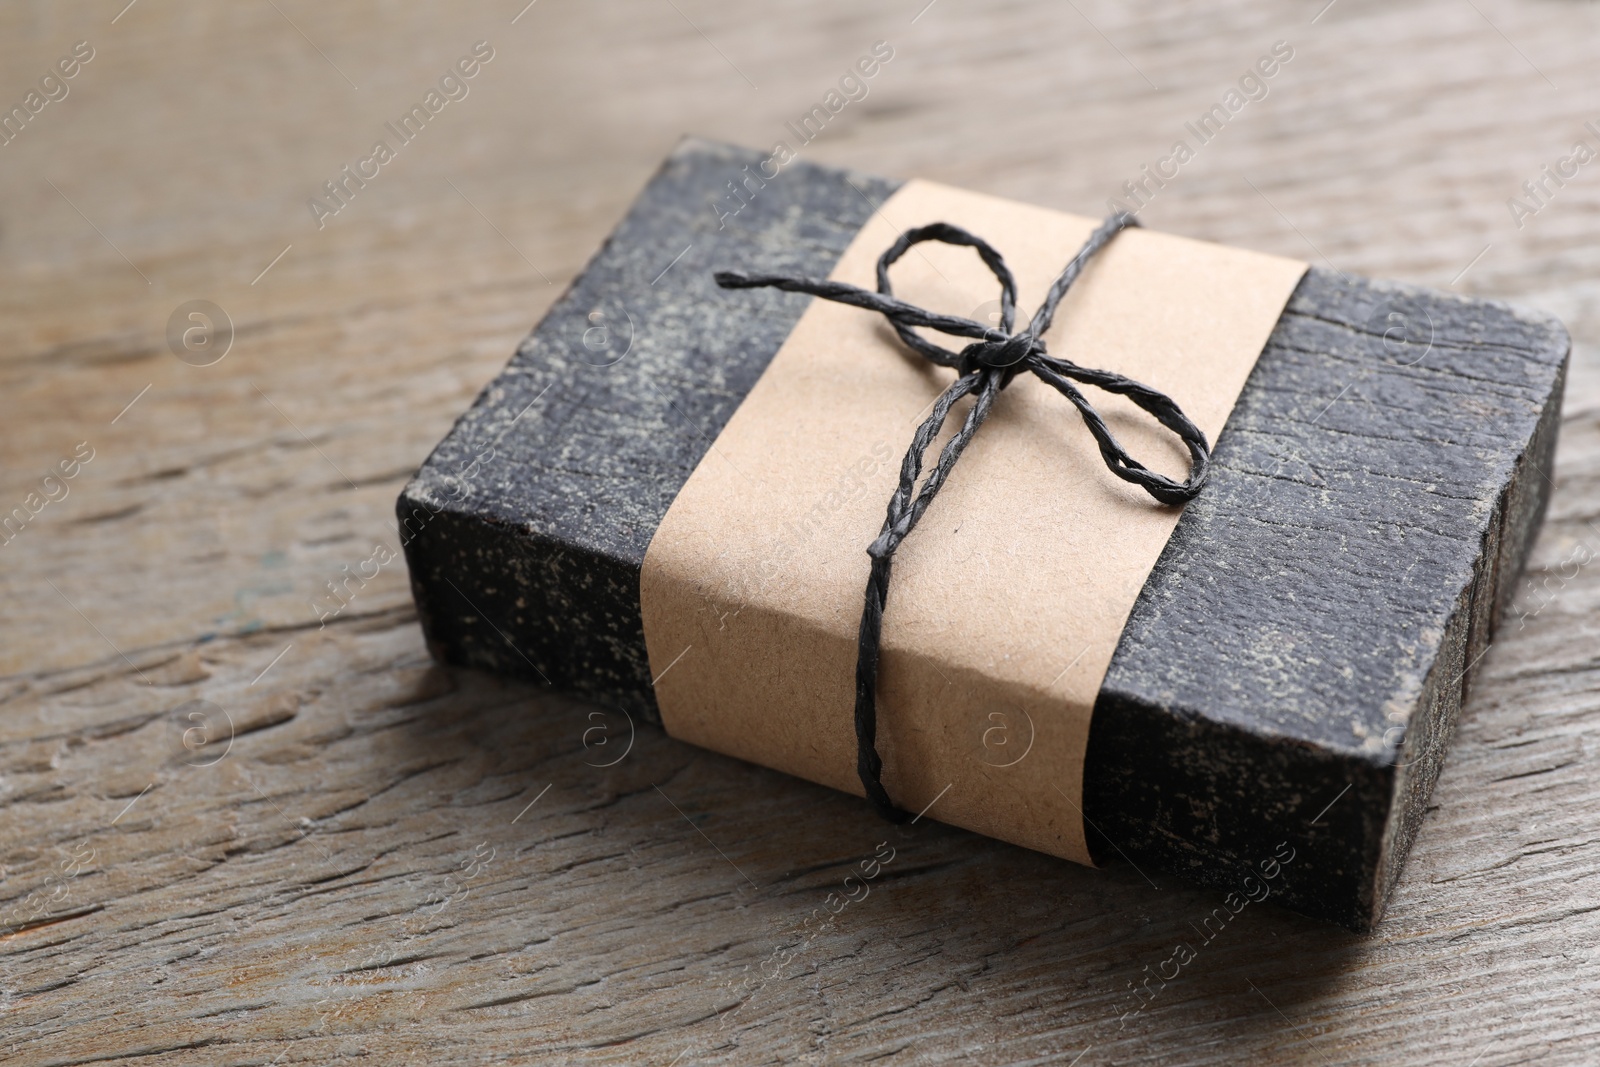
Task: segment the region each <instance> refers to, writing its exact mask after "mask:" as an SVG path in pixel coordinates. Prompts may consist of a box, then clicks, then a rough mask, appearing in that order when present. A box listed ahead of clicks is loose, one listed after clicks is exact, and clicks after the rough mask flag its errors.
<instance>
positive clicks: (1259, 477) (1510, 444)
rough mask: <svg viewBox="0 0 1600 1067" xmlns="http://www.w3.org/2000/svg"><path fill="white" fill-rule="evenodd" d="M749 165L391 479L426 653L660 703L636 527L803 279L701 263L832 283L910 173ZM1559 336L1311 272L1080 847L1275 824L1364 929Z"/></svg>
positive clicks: (726, 174)
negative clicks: (744, 284) (777, 283)
mask: <svg viewBox="0 0 1600 1067" xmlns="http://www.w3.org/2000/svg"><path fill="white" fill-rule="evenodd" d="M762 158H763V157H762V156H761V155H760V154H758V153H754V152H749V151H745V150H742V149H736V148H730V147H726V146H722V145H715V144H709V143H706V142H701V141H686V142H685V143H683V144H682V145H681V146H680V147H679V148H678V149H677V150H676V151H675V152H674V153H673V155H672V156H671V158H669V159H668V160H667V162H666V164H665V165H664V166H663V167H662V169H661V170H660V171H659V172H658V173H657V174H656V176H655V177H654V178H653V179H652V180H651V181H650V183H649V185H648V186H646V188H645V190H644V192H643V193H642V194H641V195H640V197H639V199H638V201H637V202H636V203H635V204H634V206H633V208H632V209H631V210H630V211H629V213H628V215H627V217H626V218H625V219H623V221H622V222H621V224H620V225H619V226H618V227H617V230H616V232H615V233H614V234H613V235H612V237H611V238H610V240H609V241H607V243H606V245H605V247H604V248H602V249H601V251H600V252H599V254H598V255H596V256H595V258H594V259H593V261H591V262H590V264H589V265H588V267H587V268H585V270H584V272H583V274H582V275H581V276H580V277H579V278H578V279H577V280H576V281H574V282H573V284H572V287H571V288H570V289H569V290H568V291H567V293H566V294H565V295H564V296H562V297H561V299H560V300H558V301H557V302H556V304H555V306H554V307H553V308H551V310H550V312H549V314H548V315H546V316H545V318H544V320H543V321H542V322H541V323H540V324H539V325H538V327H537V328H536V329H535V330H534V331H533V333H532V334H531V335H530V336H529V337H528V338H527V339H526V340H525V341H524V342H523V343H522V345H521V346H520V347H519V348H518V350H517V353H516V355H515V356H514V357H513V358H512V360H511V362H510V363H509V364H508V365H507V367H506V369H505V370H504V371H503V372H502V373H501V374H500V376H499V377H498V378H496V379H495V380H494V381H493V382H492V383H490V384H489V386H488V387H487V388H486V389H485V390H484V391H483V393H482V394H481V395H480V396H479V397H478V399H477V401H476V402H475V403H474V404H473V406H472V408H471V410H469V411H468V412H467V413H466V414H465V415H463V416H462V417H461V419H460V420H459V421H458V422H457V423H456V425H455V427H454V428H453V429H452V430H451V431H450V434H449V435H448V436H447V437H446V438H445V439H444V441H442V442H441V443H440V444H439V446H438V448H437V449H435V450H434V452H433V454H432V455H431V456H430V457H428V459H427V461H426V462H425V463H424V464H423V466H422V468H421V469H420V470H419V471H418V472H417V476H416V477H415V478H414V479H413V480H412V481H411V482H410V484H408V485H407V486H406V488H405V491H404V492H403V493H402V495H401V497H400V500H399V504H398V517H399V521H400V527H401V538H402V541H403V543H404V545H405V552H406V558H407V562H408V563H409V566H410V570H411V582H412V589H413V591H414V594H415V596H416V602H417V608H418V613H419V616H420V618H421V621H422V626H423V629H424V632H425V633H426V635H427V639H428V643H429V647H430V648H431V649H432V651H433V654H434V655H435V656H436V657H438V658H439V659H441V660H443V661H445V662H448V663H453V664H460V665H463V666H469V667H478V668H483V669H487V670H493V671H501V672H506V673H510V674H517V675H522V676H526V677H529V678H533V679H535V680H539V681H543V682H546V683H549V684H551V685H554V686H556V687H558V688H560V689H563V690H567V691H571V692H574V693H578V694H582V695H585V696H587V697H589V698H591V699H594V700H596V701H601V702H608V703H612V704H615V705H619V706H623V707H626V708H628V709H629V710H630V711H632V712H635V713H637V714H640V715H643V716H644V717H646V718H652V717H654V716H655V705H654V700H653V697H652V693H651V684H650V683H651V679H650V671H649V666H648V661H647V658H646V654H645V643H644V633H643V627H642V623H641V619H640V612H639V572H640V567H641V565H642V562H643V559H644V554H645V549H646V548H647V547H648V546H649V544H650V539H651V536H652V535H653V534H654V532H655V530H656V528H657V526H658V524H659V523H660V521H661V519H662V517H663V516H664V515H665V514H666V511H667V508H668V506H669V505H670V504H671V503H672V501H673V498H674V497H675V496H676V495H677V492H678V490H679V489H680V488H681V487H682V486H683V484H684V482H685V481H686V480H687V479H688V477H689V475H690V473H691V472H692V471H693V470H694V468H695V466H696V464H697V463H698V462H699V461H700V459H701V457H702V456H704V455H705V454H706V452H707V450H708V449H709V448H710V447H711V445H712V442H714V441H715V439H716V436H717V434H718V433H719V432H720V431H721V429H722V427H723V426H724V425H725V424H726V422H727V420H728V418H729V417H730V416H731V415H732V413H733V411H734V410H735V409H736V408H737V407H738V406H739V403H740V401H741V400H742V399H743V398H744V396H745V394H746V393H747V392H748V391H749V390H750V388H751V386H752V385H753V384H754V383H755V381H756V379H757V378H758V377H759V376H760V374H761V372H762V370H763V369H764V368H765V367H766V365H767V363H768V362H769V361H770V360H771V358H772V356H773V355H774V354H775V353H776V352H777V350H778V348H779V347H780V346H781V345H782V344H783V342H784V339H785V338H786V337H787V336H788V334H789V331H790V330H791V329H792V328H793V326H794V324H795V323H796V322H797V321H798V319H799V317H800V315H801V313H802V312H803V311H804V310H805V308H806V306H807V303H808V300H809V299H810V298H808V297H804V296H801V295H797V294H789V293H779V292H774V291H760V292H742V293H738V294H734V295H733V296H732V297H730V294H728V293H726V292H724V291H722V290H719V289H718V288H717V287H716V284H715V282H714V281H713V280H712V272H713V270H717V269H724V268H737V269H742V270H747V271H760V272H773V273H785V274H804V275H811V276H817V277H822V276H826V275H827V274H828V273H829V272H830V271H831V270H832V268H833V266H834V263H835V262H836V261H837V260H838V258H839V256H840V255H841V254H842V253H843V251H844V249H845V247H846V246H847V245H848V244H849V242H850V241H851V239H852V238H853V237H854V236H855V234H856V232H857V231H858V230H859V229H860V227H861V226H862V224H863V223H864V222H865V221H866V220H867V219H868V217H869V216H870V215H871V213H872V212H873V210H874V205H875V204H878V203H881V202H882V201H883V200H884V199H885V198H886V197H887V196H888V195H889V194H890V193H892V192H893V191H894V190H895V189H896V188H897V187H898V183H896V182H892V181H886V180H883V179H878V178H873V177H870V176H867V175H862V174H857V173H852V172H847V171H841V170H834V169H828V168H823V167H818V166H813V165H810V164H807V163H803V162H793V163H790V164H789V165H788V166H786V167H785V168H784V169H783V171H782V172H781V174H780V175H779V176H778V177H777V178H775V179H772V180H768V181H765V182H764V183H754V182H749V181H746V180H745V179H746V175H747V174H749V173H750V172H751V171H754V170H755V168H756V167H757V165H758V164H759V163H760V161H761V159H762ZM746 167H749V168H750V170H749V171H747V170H746V169H745V168H746ZM730 182H732V183H734V185H735V186H737V187H739V188H741V189H743V190H744V194H743V195H742V196H739V197H738V198H737V199H736V200H727V199H725V198H726V197H728V196H730V195H732V194H730V192H729V190H730V186H729V183H730ZM758 184H759V188H757V187H756V186H757V185H758ZM734 203H737V204H738V205H739V206H738V208H737V210H733V209H732V205H733V204H734ZM1067 251H1069V252H1070V250H1067ZM1567 350H1568V340H1567V335H1566V332H1565V330H1563V328H1562V327H1561V325H1560V324H1559V323H1557V322H1555V321H1554V320H1552V319H1550V318H1547V317H1544V316H1539V315H1533V314H1530V313H1527V312H1524V311H1519V310H1517V309H1514V308H1511V307H1507V306H1505V305H1502V304H1497V303H1491V302H1487V301H1478V300H1465V299H1462V298H1459V297H1456V296H1452V295H1449V294H1445V293H1439V292H1433V291H1429V290H1425V289H1420V288H1416V287H1412V286H1404V285H1396V284H1387V283H1379V282H1372V281H1366V280H1362V279H1358V278H1352V277H1348V276H1343V275H1339V274H1336V273H1332V272H1329V271H1324V270H1321V269H1319V268H1316V267H1312V268H1311V269H1310V270H1309V271H1308V272H1307V273H1306V275H1305V277H1304V278H1303V280H1302V281H1301V283H1300V285H1299V287H1298V289H1296V291H1295V293H1294V295H1293V296H1292V297H1291V299H1290V301H1289V304H1288V306H1287V308H1286V309H1285V310H1284V312H1283V315H1282V317H1281V318H1280V319H1279V321H1278V324H1277V327H1276V329H1275V330H1274V332H1273V334H1272V336H1271V339H1270V340H1269V341H1268V343H1267V346H1266V348H1265V349H1264V350H1263V352H1262V354H1261V357H1260V359H1259V361H1258V363H1257V365H1256V367H1255V370H1254V372H1253V373H1252V375H1251V377H1250V379H1249V381H1248V382H1247V384H1246V386H1245V389H1244V392H1243V393H1242V395H1241V396H1240V398H1239V401H1238V404H1237V406H1236V407H1235V409H1234V411H1233V413H1232V415H1231V417H1230V419H1229V421H1228V424H1227V427H1226V429H1225V430H1224V432H1223V433H1222V435H1221V437H1220V438H1219V440H1218V441H1217V442H1216V450H1215V462H1214V466H1213V471H1212V475H1211V479H1210V481H1209V482H1208V484H1207V486H1206V489H1205V491H1204V492H1202V493H1201V494H1200V496H1199V498H1198V499H1196V500H1195V501H1194V502H1193V503H1191V504H1189V505H1188V507H1187V509H1186V510H1185V512H1184V514H1183V516H1182V519H1181V520H1180V521H1179V523H1178V526H1177V529H1176V531H1175V532H1174V534H1173V536H1172V539H1171V541H1170V542H1169V543H1168V545H1167V547H1166V549H1165V551H1164V552H1163V554H1162V556H1161V558H1160V560H1159V561H1158V563H1157V565H1156V567H1155V569H1154V571H1153V572H1152V573H1151V575H1150V578H1149V580H1148V581H1147V583H1146V585H1145V587H1144V589H1143V591H1142V593H1141V594H1140V597H1139V600H1138V602H1137V604H1136V605H1135V607H1134V610H1133V614H1132V616H1131V617H1130V619H1129V621H1128V623H1127V626H1126V628H1125V629H1124V631H1123V634H1122V638H1121V643H1120V645H1119V646H1118V649H1117V652H1116V655H1115V657H1114V659H1113V661H1112V664H1111V668H1110V670H1109V671H1108V673H1107V675H1106V678H1105V681H1104V683H1103V685H1102V687H1101V691H1100V696H1099V699H1098V701H1097V703H1096V706H1095V712H1094V719H1093V724H1092V727H1091V731H1090V738H1089V749H1088V755H1087V758H1086V765H1085V771H1084V797H1083V800H1084V811H1085V815H1086V822H1087V823H1088V825H1089V826H1090V827H1091V835H1092V839H1093V842H1094V844H1095V846H1096V850H1097V852H1099V851H1104V852H1105V853H1106V854H1108V855H1109V856H1111V857H1113V858H1114V857H1115V856H1116V855H1117V854H1118V853H1121V854H1122V855H1124V856H1126V857H1129V858H1131V859H1132V860H1133V861H1134V862H1136V863H1138V864H1139V865H1140V866H1144V865H1146V864H1149V865H1151V866H1154V867H1159V868H1161V869H1164V870H1168V871H1172V872H1176V873H1178V874H1180V875H1183V876H1186V877H1187V878H1189V879H1191V880H1193V881H1195V882H1198V883H1201V884H1207V885H1213V886H1217V887H1219V888H1226V889H1233V888H1236V887H1237V885H1238V879H1239V877H1240V873H1239V872H1240V871H1241V869H1243V868H1249V867H1253V866H1254V865H1255V864H1256V863H1258V862H1260V861H1262V860H1263V859H1266V858H1268V857H1271V856H1272V855H1273V854H1274V850H1275V848H1276V847H1277V846H1278V843H1279V842H1284V841H1287V842H1289V845H1290V847H1292V848H1293V849H1294V860H1293V862H1292V863H1290V864H1287V865H1285V866H1284V867H1283V869H1282V877H1281V880H1280V881H1279V883H1278V885H1279V886H1280V887H1281V888H1279V890H1278V893H1277V894H1276V896H1277V898H1278V899H1279V900H1281V901H1283V902H1284V903H1286V904H1288V905H1289V906H1291V907H1293V908H1295V909H1297V910H1300V911H1302V912H1305V913H1307V914H1310V915H1315V916H1319V917H1322V918H1326V919H1329V920H1332V921H1334V922H1338V923H1342V924H1344V925H1346V926H1349V927H1352V928H1354V929H1358V930H1365V929H1370V928H1371V926H1372V925H1373V924H1374V923H1376V922H1377V920H1378V919H1379V918H1380V917H1381V915H1382V911H1383V906H1384V901H1385V898H1386V896H1387V894H1388V891H1389V889H1390V887H1391V886H1392V884H1393V882H1394V880H1395V877H1396V875H1397V874H1398V873H1399V870H1400V867H1401V864H1402V863H1403V861H1404V858H1405V855H1406V852H1407V850H1408V848H1409V846H1410V843H1411V841H1412V838H1413V837H1414V835H1415V833H1416V831H1417V828H1418V824H1419V823H1420V821H1421V818H1422V813H1423V811H1424V808H1425V806H1426V803H1427V800H1428V797H1429V794H1430V793H1431V791H1432V788H1433V784H1434V781H1435V780H1436V778H1437V776H1438V773H1439V769H1440V766H1441V762H1442V760H1443V757H1444V752H1445V749H1446V747H1447V744H1448V742H1449V739H1450V736H1451V733H1452V731H1453V728H1454V724H1455V720H1456V716H1457V714H1458V712H1459V709H1460V706H1461V702H1462V699H1463V697H1464V696H1465V693H1466V691H1467V687H1468V685H1469V683H1470V681H1471V679H1472V673H1473V665H1474V664H1475V661H1476V659H1477V657H1478V655H1479V653H1481V652H1482V650H1483V649H1484V648H1485V647H1487V645H1488V643H1489V641H1490V640H1491V637H1492V634H1493V630H1494V626H1495V621H1496V619H1497V617H1498V615H1499V614H1500V613H1501V612H1502V611H1503V610H1504V608H1505V607H1506V604H1507V602H1508V601H1509V599H1510V596H1511V592H1512V589H1513V583H1514V580H1515V578H1516V575H1517V573H1518V571H1519V569H1520V567H1521V565H1522V562H1523V559H1524V557H1525V556H1526V553H1527V551H1528V548H1529V546H1530V544H1531V542H1532V539H1533V537H1534V534H1535V532H1536V530H1537V527H1538V524H1539V521H1540V518H1541V516H1542V513H1543V509H1544V504H1545V495H1546V491H1547V488H1548V485H1549V483H1548V480H1547V478H1546V477H1545V476H1544V474H1543V472H1544V471H1547V470H1548V469H1549V467H1550V460H1551V455H1552V452H1553V450H1554V447H1555V437H1556V426H1557V419H1558V414H1559V408H1560V400H1561V391H1562V383H1563V380H1564V376H1565V369H1566V359H1567ZM861 811H862V818H863V819H868V818H873V817H874V816H872V814H871V812H870V809H869V808H868V807H867V806H866V804H865V803H863V805H862V809H861ZM1113 846H1114V847H1113Z"/></svg>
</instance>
